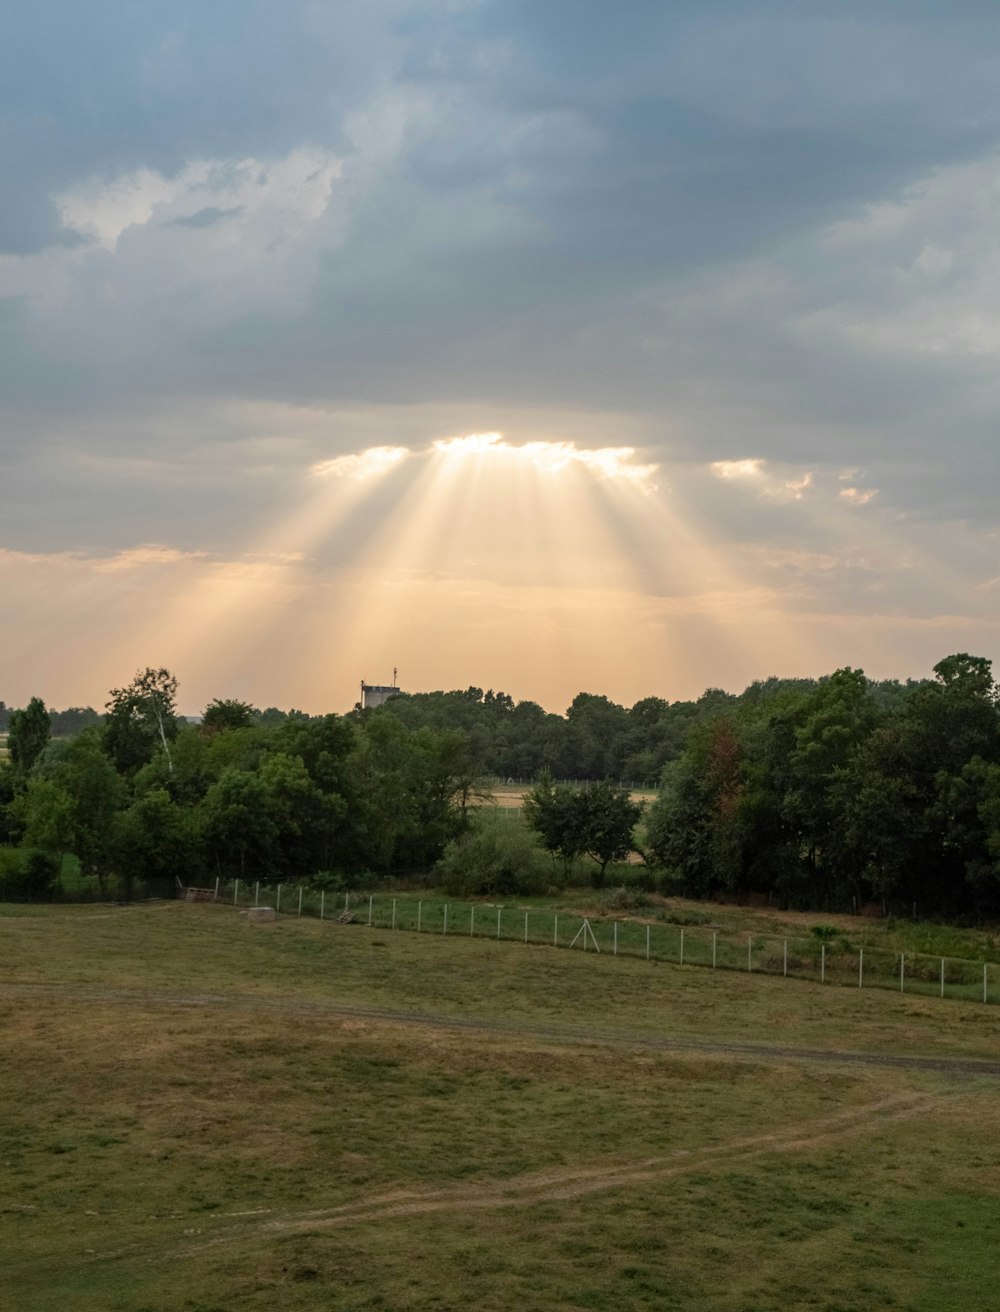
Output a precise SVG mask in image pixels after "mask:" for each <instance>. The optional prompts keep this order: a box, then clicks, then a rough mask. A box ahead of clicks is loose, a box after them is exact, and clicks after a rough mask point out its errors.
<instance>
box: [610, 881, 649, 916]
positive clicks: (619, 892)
mask: <svg viewBox="0 0 1000 1312" xmlns="http://www.w3.org/2000/svg"><path fill="white" fill-rule="evenodd" d="M604 905H605V907H607V909H608V910H609V911H638V910H639V909H640V908H641V907H648V906H649V894H648V893H647V892H646V891H645V890H644V889H641V888H637V887H634V886H633V887H631V888H629V887H626V886H623V887H622V888H612V889H609V891H608V892H607V893H605V895H604Z"/></svg>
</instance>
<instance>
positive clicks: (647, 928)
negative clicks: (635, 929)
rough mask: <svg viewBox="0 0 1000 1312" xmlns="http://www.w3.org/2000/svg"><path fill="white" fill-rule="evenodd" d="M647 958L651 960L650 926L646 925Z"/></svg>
mask: <svg viewBox="0 0 1000 1312" xmlns="http://www.w3.org/2000/svg"><path fill="white" fill-rule="evenodd" d="M646 960H647V961H648V960H649V926H648V925H647V926H646Z"/></svg>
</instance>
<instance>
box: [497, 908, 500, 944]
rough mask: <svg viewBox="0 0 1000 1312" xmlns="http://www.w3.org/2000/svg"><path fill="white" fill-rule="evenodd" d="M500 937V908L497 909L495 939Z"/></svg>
mask: <svg viewBox="0 0 1000 1312" xmlns="http://www.w3.org/2000/svg"><path fill="white" fill-rule="evenodd" d="M499 937H500V908H499V907H497V938H499Z"/></svg>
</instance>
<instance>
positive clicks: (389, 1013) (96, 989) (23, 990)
mask: <svg viewBox="0 0 1000 1312" xmlns="http://www.w3.org/2000/svg"><path fill="white" fill-rule="evenodd" d="M43 997H50V998H53V999H58V1000H59V1001H63V1002H83V1003H93V1002H115V1003H122V1002H125V1003H131V1004H133V1005H135V1006H146V1007H207V1008H222V1009H225V1010H226V1011H228V1012H240V1011H243V1012H262V1013H272V1014H278V1015H290V1016H310V1017H313V1018H315V1019H321V1018H327V1019H329V1020H331V1021H343V1020H353V1021H367V1022H371V1023H375V1024H379V1023H381V1024H389V1025H405V1026H410V1025H414V1026H419V1027H420V1028H423V1029H440V1030H451V1031H462V1032H467V1033H468V1032H471V1033H475V1034H502V1035H507V1036H511V1037H516V1038H522V1039H532V1040H536V1041H542V1042H546V1043H551V1044H556V1045H560V1046H562V1045H565V1044H579V1043H588V1044H596V1045H598V1046H601V1047H614V1048H630V1049H636V1048H638V1049H645V1050H649V1051H654V1052H692V1053H699V1054H702V1055H705V1056H723V1057H734V1058H737V1059H745V1060H749V1061H758V1062H761V1061H764V1062H768V1061H802V1062H822V1063H825V1064H827V1065H837V1066H870V1067H882V1068H888V1069H894V1070H913V1071H938V1072H942V1073H946V1074H949V1075H966V1076H985V1077H988V1078H992V1079H996V1078H1000V1061H982V1060H978V1059H974V1058H968V1057H941V1056H934V1055H932V1054H926V1055H922V1054H915V1055H905V1056H897V1055H893V1054H891V1053H882V1052H849V1051H844V1050H841V1049H836V1048H803V1047H798V1046H788V1045H784V1044H774V1043H749V1042H745V1041H742V1040H730V1039H701V1038H690V1037H688V1036H686V1035H672V1034H648V1033H636V1034H623V1033H622V1032H621V1031H618V1030H614V1031H613V1030H603V1029H600V1028H597V1027H590V1026H576V1025H557V1024H544V1025H538V1024H532V1023H520V1022H516V1021H506V1020H501V1019H496V1018H492V1017H470V1016H445V1015H440V1014H435V1013H431V1012H420V1011H403V1010H399V1009H396V1008H387V1007H373V1006H361V1005H357V1004H353V1003H345V1002H335V1001H329V1002H326V1001H305V1000H303V999H299V998H290V997H269V996H263V995H258V994H254V993H229V994H225V993H182V992H179V991H177V990H173V989H136V988H104V987H100V986H97V985H77V984H12V983H0V1000H2V999H3V998H43Z"/></svg>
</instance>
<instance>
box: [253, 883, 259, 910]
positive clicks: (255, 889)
mask: <svg viewBox="0 0 1000 1312" xmlns="http://www.w3.org/2000/svg"><path fill="white" fill-rule="evenodd" d="M259 901H260V880H259V879H258V880H257V882H256V884H254V886H253V904H254V906H256V905H257V903H258V902H259Z"/></svg>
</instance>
